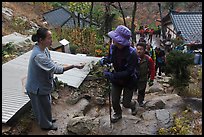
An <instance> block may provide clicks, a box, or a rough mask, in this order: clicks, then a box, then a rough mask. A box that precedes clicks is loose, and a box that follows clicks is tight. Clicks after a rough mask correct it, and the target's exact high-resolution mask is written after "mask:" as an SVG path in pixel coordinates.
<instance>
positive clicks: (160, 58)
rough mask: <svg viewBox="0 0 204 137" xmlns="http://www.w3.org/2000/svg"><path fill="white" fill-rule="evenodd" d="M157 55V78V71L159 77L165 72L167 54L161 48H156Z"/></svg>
mask: <svg viewBox="0 0 204 137" xmlns="http://www.w3.org/2000/svg"><path fill="white" fill-rule="evenodd" d="M155 54H156V66H155V69H156V70H155V76H156V72H157V69H159V73H158V75H159V76H161V73H162V72H165V70H164V69H165V65H166V64H165V52H164V50H161V48H159V47H156V48H155Z"/></svg>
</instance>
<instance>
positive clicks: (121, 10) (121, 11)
mask: <svg viewBox="0 0 204 137" xmlns="http://www.w3.org/2000/svg"><path fill="white" fill-rule="evenodd" d="M118 5H119V8H120V13H121V14H122V16H123V22H124V25H125V26H127V24H126V21H125V15H124V12H123V9H122V7H121V5H120V2H118Z"/></svg>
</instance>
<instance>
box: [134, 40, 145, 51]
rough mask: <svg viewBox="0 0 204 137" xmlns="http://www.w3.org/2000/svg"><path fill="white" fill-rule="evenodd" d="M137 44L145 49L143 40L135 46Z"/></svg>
mask: <svg viewBox="0 0 204 137" xmlns="http://www.w3.org/2000/svg"><path fill="white" fill-rule="evenodd" d="M137 46H142V47H143V48H144V50H146V43H144V42H139V43H137V45H136V47H137Z"/></svg>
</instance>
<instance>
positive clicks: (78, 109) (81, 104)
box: [69, 98, 89, 118]
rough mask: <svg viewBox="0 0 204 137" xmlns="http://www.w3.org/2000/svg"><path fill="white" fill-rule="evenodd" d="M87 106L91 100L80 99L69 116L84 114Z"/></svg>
mask: <svg viewBox="0 0 204 137" xmlns="http://www.w3.org/2000/svg"><path fill="white" fill-rule="evenodd" d="M87 107H89V101H88V100H87V99H84V98H82V99H80V100H79V101H78V102H77V103H76V104H75V105H74V106H73V108H75V109H71V110H70V112H69V117H71V118H73V117H79V116H84V111H86V109H87Z"/></svg>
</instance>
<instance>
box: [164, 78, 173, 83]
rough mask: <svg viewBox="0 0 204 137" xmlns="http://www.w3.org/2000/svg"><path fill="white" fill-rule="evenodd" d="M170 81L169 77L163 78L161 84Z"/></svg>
mask: <svg viewBox="0 0 204 137" xmlns="http://www.w3.org/2000/svg"><path fill="white" fill-rule="evenodd" d="M170 79H171V77H164V78H163V82H164V83H169V80H170Z"/></svg>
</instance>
